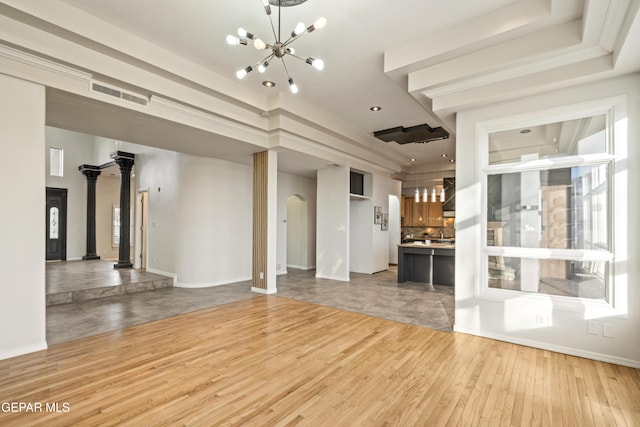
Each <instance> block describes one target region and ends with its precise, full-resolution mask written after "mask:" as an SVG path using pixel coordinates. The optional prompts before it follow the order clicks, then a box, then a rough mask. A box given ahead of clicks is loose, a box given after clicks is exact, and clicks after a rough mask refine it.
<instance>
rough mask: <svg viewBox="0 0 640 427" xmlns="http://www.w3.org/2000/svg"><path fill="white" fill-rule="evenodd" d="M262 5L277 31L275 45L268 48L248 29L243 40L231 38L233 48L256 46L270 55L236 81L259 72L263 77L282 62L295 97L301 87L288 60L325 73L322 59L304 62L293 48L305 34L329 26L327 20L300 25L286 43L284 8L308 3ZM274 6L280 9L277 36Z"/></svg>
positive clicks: (285, 0)
mask: <svg viewBox="0 0 640 427" xmlns="http://www.w3.org/2000/svg"><path fill="white" fill-rule="evenodd" d="M261 1H262V5H263V6H264V11H265V13H266V14H267V17H268V18H269V23H270V24H271V30H272V31H273V37H274V39H275V41H274V42H273V43H272V44H268V43H266V42H265V41H263V40H262V39H260V38H257V37H256V36H255V35H253V34H252V33H250V32H248V31H247V30H245V29H244V28H238V36H240V37H236V36H233V35H228V36H227V43H229V44H230V45H244V46H247V45H248V44H253V47H255V48H256V49H257V50H266V51H267V52H268V55H267V56H266V57H264V58H263V59H262V60H260V61H258V62H256V63H255V64H253V65H249V66H248V67H246V68H243V69H241V70H239V71H238V72H237V73H236V77H237V78H238V79H243V78H245V77H246V75H247V74H249V73H250V72H251V71H253V70H254V69H256V68H257V69H258V72H259V73H264V72H265V71H266V69H267V67H268V66H269V64H270V63H271V61H272V60H273V59H280V60H281V61H282V65H283V67H284V71H285V73H286V74H287V81H288V82H289V89H290V90H291V93H294V94H295V93H298V86H297V85H296V84H295V82H294V81H293V78H291V75H290V74H289V70H288V69H287V63H286V62H285V57H287V56H291V57H293V58H297V59H299V60H301V61H303V62H305V63H307V64H309V65H311V66H312V67H313V68H315V69H317V70H322V69H323V68H324V62H323V61H322V59H316V58H311V57H308V58H304V57H302V56H298V55H297V54H296V52H295V50H294V49H293V47H291V46H290V45H291V44H292V43H293V42H294V41H296V40H298V39H299V38H300V37H302V36H303V35H304V34H306V33H312V32H313V31H315V30H318V29H320V28H322V27H324V26H325V25H326V24H327V20H326V19H325V18H319V19H318V20H317V21H316V22H314V23H313V24H311V25H309V26H308V27H307V26H305V24H304V23H302V22H300V23H298V25H296V27H295V28H294V29H293V31H292V32H291V34H290V35H288V36H285V37H288V38H287V39H286V40H283V39H282V37H281V34H280V21H281V19H280V15H281V10H282V8H283V7H287V6H296V5H298V4H301V3H304V2H305V1H307V0H261ZM271 5H273V6H277V7H278V31H277V33H276V27H275V26H274V24H273V19H272V17H271Z"/></svg>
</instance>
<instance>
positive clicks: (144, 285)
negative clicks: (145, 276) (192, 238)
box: [47, 278, 173, 306]
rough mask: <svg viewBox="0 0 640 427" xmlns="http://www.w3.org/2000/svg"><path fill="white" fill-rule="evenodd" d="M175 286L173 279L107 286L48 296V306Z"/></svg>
mask: <svg viewBox="0 0 640 427" xmlns="http://www.w3.org/2000/svg"><path fill="white" fill-rule="evenodd" d="M171 286H173V279H170V278H166V279H159V280H150V281H146V282H138V283H126V284H123V285H116V286H105V287H98V288H90V289H78V290H73V291H66V292H59V293H55V294H49V295H47V306H51V305H58V304H69V303H71V302H81V301H87V300H92V299H98V298H106V297H111V296H114V295H123V294H133V293H136V292H144V291H150V290H153V289H161V288H169V287H171Z"/></svg>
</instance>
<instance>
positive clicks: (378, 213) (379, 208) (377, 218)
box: [373, 206, 382, 224]
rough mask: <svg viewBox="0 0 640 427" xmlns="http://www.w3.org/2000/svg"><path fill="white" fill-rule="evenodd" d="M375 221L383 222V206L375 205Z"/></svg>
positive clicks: (377, 222) (376, 222) (375, 222)
mask: <svg viewBox="0 0 640 427" xmlns="http://www.w3.org/2000/svg"><path fill="white" fill-rule="evenodd" d="M373 223H374V224H382V206H374V207H373Z"/></svg>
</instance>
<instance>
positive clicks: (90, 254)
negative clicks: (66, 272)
mask: <svg viewBox="0 0 640 427" xmlns="http://www.w3.org/2000/svg"><path fill="white" fill-rule="evenodd" d="M78 170H80V172H82V174H83V175H84V176H86V177H87V254H86V255H85V256H83V257H82V259H84V260H89V259H100V257H99V256H98V253H97V252H96V181H98V176H99V175H100V168H99V167H98V166H91V165H81V166H80V167H78Z"/></svg>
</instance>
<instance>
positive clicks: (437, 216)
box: [427, 202, 443, 227]
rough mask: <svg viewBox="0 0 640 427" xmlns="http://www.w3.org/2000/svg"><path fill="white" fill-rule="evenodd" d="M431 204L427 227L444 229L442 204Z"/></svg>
mask: <svg viewBox="0 0 640 427" xmlns="http://www.w3.org/2000/svg"><path fill="white" fill-rule="evenodd" d="M428 204H429V215H428V219H427V225H428V226H430V227H442V217H443V212H442V202H433V203H428Z"/></svg>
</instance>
